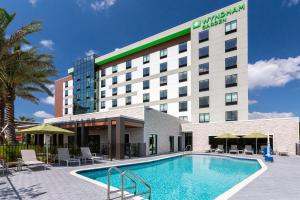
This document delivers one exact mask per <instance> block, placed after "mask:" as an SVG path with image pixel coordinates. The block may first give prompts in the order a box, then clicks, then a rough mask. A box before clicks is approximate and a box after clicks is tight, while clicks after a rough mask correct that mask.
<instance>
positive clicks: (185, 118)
mask: <svg viewBox="0 0 300 200" xmlns="http://www.w3.org/2000/svg"><path fill="white" fill-rule="evenodd" d="M178 118H179V119H180V120H183V121H188V116H179V117H178Z"/></svg>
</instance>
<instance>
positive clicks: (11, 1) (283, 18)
mask: <svg viewBox="0 0 300 200" xmlns="http://www.w3.org/2000/svg"><path fill="white" fill-rule="evenodd" d="M234 2H237V0H218V1H212V0H189V1H182V0H164V1H161V0H2V1H1V2H0V7H3V8H6V9H7V10H8V11H9V12H16V13H17V16H16V20H15V21H14V23H13V24H12V26H11V27H10V29H9V31H13V30H16V28H18V27H20V26H21V25H24V24H26V23H29V22H30V21H32V20H41V21H43V23H44V24H43V31H42V32H40V33H36V34H34V35H32V36H31V37H30V38H29V39H30V41H31V42H32V45H35V46H39V47H40V48H41V51H43V52H48V53H51V54H53V55H54V56H55V59H54V61H55V66H56V67H57V69H58V71H59V76H58V77H62V76H65V75H66V71H67V68H68V67H70V66H71V65H72V63H73V62H74V61H75V60H76V59H78V58H80V57H83V56H85V54H86V53H87V52H91V51H92V52H96V53H97V54H99V55H101V54H105V53H108V52H110V51H113V50H114V49H116V48H118V47H123V46H126V45H127V44H130V43H132V42H136V41H138V40H140V39H143V38H145V37H148V36H151V35H153V34H156V33H159V32H161V31H164V30H166V29H168V28H171V27H173V26H176V25H179V24H181V23H183V22H186V21H189V20H191V19H194V18H196V17H198V16H201V15H204V14H206V13H209V12H211V11H214V10H216V9H220V8H222V7H224V6H226V5H229V4H231V3H234ZM299 18H300V0H264V1H262V0H249V64H250V65H249V102H250V106H249V111H250V117H251V118H261V117H266V118H268V117H287V116H300V101H299V99H300V98H299V97H300V95H299V94H300V46H299V44H300V37H299V33H300V23H299V21H298V19H299ZM24 48H26V46H24ZM50 87H51V86H50ZM38 96H39V97H40V98H41V102H40V104H39V105H33V104H31V103H29V102H26V101H23V100H19V99H18V100H17V102H16V116H19V115H27V116H34V117H35V118H36V119H37V120H38V121H41V120H42V119H43V118H44V117H49V116H51V115H52V114H53V105H51V104H52V103H53V99H52V98H51V97H47V96H45V95H42V94H38Z"/></svg>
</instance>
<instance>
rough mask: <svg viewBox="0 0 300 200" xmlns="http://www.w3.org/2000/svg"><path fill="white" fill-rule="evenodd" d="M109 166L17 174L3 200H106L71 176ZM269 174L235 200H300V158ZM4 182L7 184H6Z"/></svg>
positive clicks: (278, 161) (2, 191)
mask: <svg viewBox="0 0 300 200" xmlns="http://www.w3.org/2000/svg"><path fill="white" fill-rule="evenodd" d="M174 155H175V154H173V155H162V156H156V157H147V158H140V159H131V160H125V161H113V164H120V163H122V164H124V163H126V164H127V163H134V162H137V161H146V160H151V159H157V158H163V157H168V156H174ZM109 164H112V163H111V162H109V163H102V164H95V165H93V166H92V165H85V166H80V167H77V166H76V167H51V169H50V170H46V171H44V170H38V171H30V170H25V171H22V172H13V173H12V174H10V175H9V176H8V177H0V200H2V199H9V200H11V199H38V200H43V199H55V200H60V199H64V200H67V199H72V200H77V199H87V200H94V199H95V200H105V198H106V190H105V189H104V188H101V187H99V186H96V185H94V184H92V183H89V182H87V181H85V180H81V179H79V178H77V177H75V176H72V175H70V172H71V171H73V170H76V169H83V168H91V167H100V166H107V165H109ZM267 166H268V170H267V171H266V172H265V173H264V174H262V175H261V176H260V177H258V178H257V179H255V180H254V181H253V182H252V183H250V184H249V185H248V186H246V187H245V188H244V189H242V190H241V191H240V192H238V193H237V194H236V195H235V196H234V197H232V198H231V199H239V200H240V199H243V200H247V199H256V200H259V199H263V200H265V199H272V200H277V199H278V200H285V199H289V200H293V199H295V200H296V199H297V200H298V199H300V189H299V186H300V170H299V166H300V157H296V156H291V157H275V162H274V163H271V164H267ZM3 182H4V183H3Z"/></svg>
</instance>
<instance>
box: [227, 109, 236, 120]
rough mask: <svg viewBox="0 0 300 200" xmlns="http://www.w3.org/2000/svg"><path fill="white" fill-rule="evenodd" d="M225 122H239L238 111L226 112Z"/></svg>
mask: <svg viewBox="0 0 300 200" xmlns="http://www.w3.org/2000/svg"><path fill="white" fill-rule="evenodd" d="M225 120H226V121H237V120H238V111H226V113H225Z"/></svg>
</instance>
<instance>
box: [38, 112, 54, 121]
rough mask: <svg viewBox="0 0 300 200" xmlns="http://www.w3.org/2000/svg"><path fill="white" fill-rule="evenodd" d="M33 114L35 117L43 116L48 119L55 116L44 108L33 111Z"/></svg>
mask: <svg viewBox="0 0 300 200" xmlns="http://www.w3.org/2000/svg"><path fill="white" fill-rule="evenodd" d="M33 115H34V116H35V117H38V118H43V119H47V118H52V117H54V116H53V115H52V114H49V113H47V112H45V111H43V110H39V111H36V112H35V113H33Z"/></svg>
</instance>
